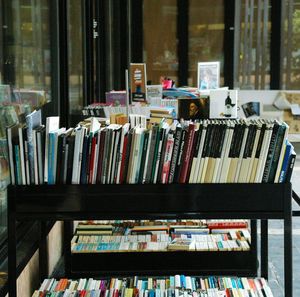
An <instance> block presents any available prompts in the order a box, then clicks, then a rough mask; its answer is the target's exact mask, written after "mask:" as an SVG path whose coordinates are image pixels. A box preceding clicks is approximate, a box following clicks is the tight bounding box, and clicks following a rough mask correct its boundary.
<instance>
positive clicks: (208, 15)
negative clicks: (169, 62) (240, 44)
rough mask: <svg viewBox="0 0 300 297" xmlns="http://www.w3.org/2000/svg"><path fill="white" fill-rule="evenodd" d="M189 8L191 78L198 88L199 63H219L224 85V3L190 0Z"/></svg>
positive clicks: (192, 83) (191, 84) (189, 81)
mask: <svg viewBox="0 0 300 297" xmlns="http://www.w3.org/2000/svg"><path fill="white" fill-rule="evenodd" d="M189 3H190V7H189V78H188V85H190V86H197V65H198V64H197V63H198V62H211V61H219V62H220V63H221V65H220V66H221V69H220V70H221V71H220V74H221V82H220V85H221V86H222V85H223V81H224V78H223V60H224V50H223V39H224V1H223V0H217V1H214V4H213V6H214V7H213V9H212V6H211V5H212V3H211V2H210V1H203V0H200V1H199V0H190V2H189Z"/></svg>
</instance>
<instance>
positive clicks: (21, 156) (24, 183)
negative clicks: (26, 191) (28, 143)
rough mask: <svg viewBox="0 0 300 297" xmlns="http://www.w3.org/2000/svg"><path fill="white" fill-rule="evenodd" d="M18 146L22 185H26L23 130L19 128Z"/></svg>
mask: <svg viewBox="0 0 300 297" xmlns="http://www.w3.org/2000/svg"><path fill="white" fill-rule="evenodd" d="M18 132H19V145H20V162H21V175H22V185H24V186H25V185H26V169H25V156H24V153H25V148H24V140H23V128H22V127H21V126H19V129H18Z"/></svg>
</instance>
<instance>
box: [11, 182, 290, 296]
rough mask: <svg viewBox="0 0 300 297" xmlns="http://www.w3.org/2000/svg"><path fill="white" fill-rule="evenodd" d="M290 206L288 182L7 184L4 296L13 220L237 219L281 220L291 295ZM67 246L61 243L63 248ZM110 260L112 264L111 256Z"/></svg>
mask: <svg viewBox="0 0 300 297" xmlns="http://www.w3.org/2000/svg"><path fill="white" fill-rule="evenodd" d="M291 202H292V187H291V184H290V183H287V184H170V185H55V186H47V185H41V186H9V187H8V234H9V235H8V236H9V238H8V239H9V241H8V249H9V260H8V261H9V263H8V275H9V279H8V282H9V296H10V297H15V296H16V232H15V227H16V221H17V220H20V221H22V220H41V221H46V220H62V221H73V220H82V219H98V220H100V219H103V220H107V219H161V218H165V219H178V218H181V219H199V218H201V219H240V218H243V219H252V220H257V219H261V220H268V219H283V220H284V253H285V258H284V271H285V296H289V297H292V209H291ZM68 229H69V230H68ZM65 231H66V232H70V225H69V224H66V226H65ZM262 238H265V239H266V238H267V234H265V233H264V232H262ZM67 242H68V241H67V240H66V243H65V247H66V246H67ZM266 242H267V241H266ZM69 248H70V244H69ZM265 252H266V249H265V248H264V249H262V253H265ZM191 253H194V252H191ZM128 254H129V253H123V257H127V256H128ZM173 255H174V257H173V258H172V261H173V262H174V261H176V259H177V257H178V259H179V258H180V257H181V256H180V255H183V254H181V253H174V254H173ZM194 255H195V257H196V256H197V255H200V252H199V253H195V254H194ZM111 259H112V261H113V259H114V258H113V257H112V258H111ZM40 260H41V262H40V265H43V259H40ZM262 260H263V258H262ZM168 261H170V259H169V260H168ZM172 261H170V262H167V263H166V267H169V269H168V271H163V272H164V273H165V274H166V273H173V274H174V273H176V271H177V270H176V269H177V268H178V267H177V268H176V267H175V268H174V267H173V266H172ZM66 262H68V260H67V261H66ZM183 264H184V263H183ZM189 264H190V263H188V262H186V266H185V267H182V270H181V271H182V272H183V271H188V270H189V269H188V267H189ZM68 265H70V263H66V267H68ZM168 265H169V266H168ZM199 267H201V262H199ZM192 270H193V269H192ZM139 272H140V271H137V270H134V271H132V270H130V269H129V270H128V271H121V273H134V274H139ZM146 272H147V273H148V271H146ZM261 272H262V277H266V278H267V277H268V275H267V272H268V267H267V262H266V261H265V262H262V263H261ZM111 273H113V274H116V275H117V274H118V273H119V271H117V270H116V271H111ZM141 273H143V271H141ZM154 273H156V272H154ZM220 273H221V272H220V271H215V274H220ZM232 274H234V271H232Z"/></svg>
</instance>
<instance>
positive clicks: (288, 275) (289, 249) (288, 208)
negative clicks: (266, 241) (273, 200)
mask: <svg viewBox="0 0 300 297" xmlns="http://www.w3.org/2000/svg"><path fill="white" fill-rule="evenodd" d="M288 197H290V198H288ZM284 213H285V214H284V217H285V218H284V291H285V296H289V297H292V296H293V240H292V195H291V193H289V195H286V199H285V212H284Z"/></svg>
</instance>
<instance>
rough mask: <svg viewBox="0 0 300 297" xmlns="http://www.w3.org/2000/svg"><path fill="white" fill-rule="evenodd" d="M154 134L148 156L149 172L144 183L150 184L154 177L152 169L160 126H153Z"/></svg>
mask: <svg viewBox="0 0 300 297" xmlns="http://www.w3.org/2000/svg"><path fill="white" fill-rule="evenodd" d="M151 130H152V134H151V142H150V148H149V156H148V163H147V171H146V178H145V181H144V183H146V184H148V183H150V181H151V177H152V167H153V163H154V162H153V160H154V152H155V145H156V140H157V134H158V130H159V125H158V124H154V125H153V126H152V129H151Z"/></svg>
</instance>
